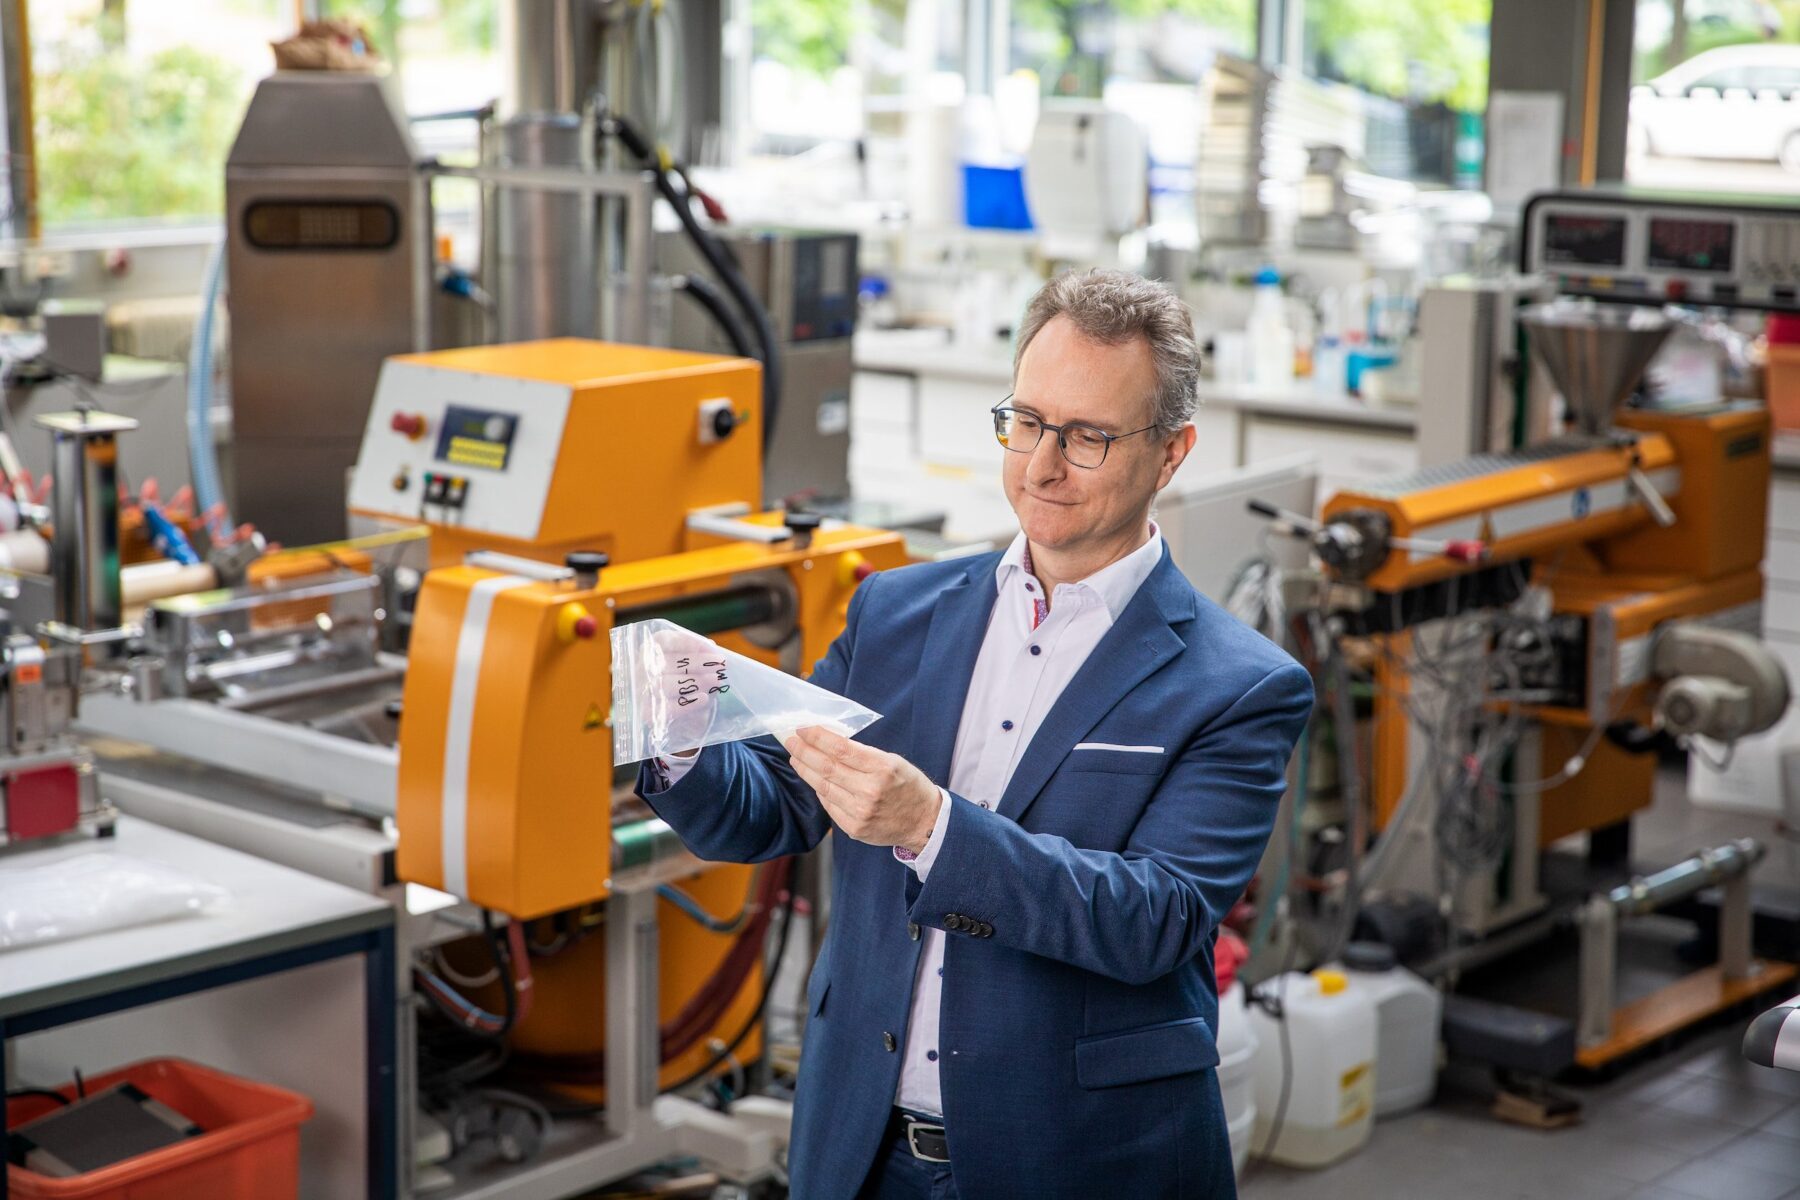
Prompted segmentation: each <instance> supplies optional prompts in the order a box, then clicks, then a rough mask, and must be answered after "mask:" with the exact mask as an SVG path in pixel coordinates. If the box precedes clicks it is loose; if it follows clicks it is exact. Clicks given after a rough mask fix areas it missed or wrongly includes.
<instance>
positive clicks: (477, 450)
mask: <svg viewBox="0 0 1800 1200" xmlns="http://www.w3.org/2000/svg"><path fill="white" fill-rule="evenodd" d="M445 457H446V458H447V459H449V460H450V461H451V462H453V463H456V464H457V465H459V466H464V467H494V468H498V467H503V466H505V465H506V447H505V446H501V445H497V444H495V443H494V442H480V441H476V440H475V439H474V438H466V437H453V438H451V439H450V453H449V454H447V455H445Z"/></svg>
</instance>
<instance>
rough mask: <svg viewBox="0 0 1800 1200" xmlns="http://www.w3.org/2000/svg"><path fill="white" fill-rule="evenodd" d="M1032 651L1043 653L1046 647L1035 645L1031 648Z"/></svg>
mask: <svg viewBox="0 0 1800 1200" xmlns="http://www.w3.org/2000/svg"><path fill="white" fill-rule="evenodd" d="M1031 652H1032V653H1033V654H1042V653H1043V652H1044V648H1043V647H1042V646H1033V647H1032V648H1031Z"/></svg>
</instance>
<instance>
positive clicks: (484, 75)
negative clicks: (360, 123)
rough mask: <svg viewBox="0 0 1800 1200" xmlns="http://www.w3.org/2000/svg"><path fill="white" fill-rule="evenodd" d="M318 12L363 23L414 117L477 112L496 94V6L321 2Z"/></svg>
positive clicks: (485, 2)
mask: <svg viewBox="0 0 1800 1200" xmlns="http://www.w3.org/2000/svg"><path fill="white" fill-rule="evenodd" d="M319 7H320V9H321V11H322V12H323V13H324V14H325V15H326V16H329V17H351V18H354V19H355V20H358V21H360V22H362V24H363V27H364V28H366V29H367V30H368V31H369V40H370V41H372V42H373V43H374V44H375V46H376V48H377V49H378V50H379V51H380V52H381V54H382V55H383V56H384V57H385V58H386V59H387V60H388V62H389V63H391V64H392V69H393V72H394V78H395V81H396V82H397V83H398V84H399V87H400V97H401V102H402V103H403V104H404V105H405V107H406V111H407V112H408V113H409V114H411V115H413V116H419V115H423V114H429V113H444V112H457V111H463V110H468V109H475V108H480V107H481V106H482V105H484V104H486V103H488V102H489V101H490V100H493V99H494V98H495V97H497V96H498V95H499V94H500V83H501V79H500V51H499V28H500V12H499V9H500V0H325V2H324V3H322V4H321V5H320V6H319Z"/></svg>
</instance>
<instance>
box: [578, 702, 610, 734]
mask: <svg viewBox="0 0 1800 1200" xmlns="http://www.w3.org/2000/svg"><path fill="white" fill-rule="evenodd" d="M605 723H606V716H605V714H604V713H602V712H601V711H600V706H599V705H598V704H590V705H588V710H587V716H586V718H584V719H583V720H582V722H581V728H582V730H583V731H584V732H587V731H592V730H595V729H598V728H600V726H602V725H604V724H605Z"/></svg>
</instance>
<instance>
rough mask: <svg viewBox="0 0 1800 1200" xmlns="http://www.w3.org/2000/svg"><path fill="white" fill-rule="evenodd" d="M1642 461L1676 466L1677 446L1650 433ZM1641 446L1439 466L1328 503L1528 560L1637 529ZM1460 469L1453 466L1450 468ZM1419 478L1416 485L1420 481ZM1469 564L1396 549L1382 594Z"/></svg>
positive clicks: (1401, 528)
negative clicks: (1635, 477)
mask: <svg viewBox="0 0 1800 1200" xmlns="http://www.w3.org/2000/svg"><path fill="white" fill-rule="evenodd" d="M1636 452H1637V454H1638V456H1639V460H1640V465H1641V466H1642V468H1643V469H1644V470H1645V471H1647V472H1651V473H1656V472H1660V471H1663V470H1664V469H1665V468H1669V467H1673V466H1675V465H1676V459H1675V450H1674V446H1673V445H1672V444H1671V443H1670V441H1669V439H1668V438H1666V437H1662V436H1658V435H1656V434H1651V435H1648V436H1646V437H1644V438H1643V439H1641V440H1640V441H1639V442H1638V445H1637V448H1636ZM1631 461H1632V452H1631V451H1629V450H1625V449H1620V448H1612V447H1600V448H1596V449H1592V450H1581V451H1576V452H1573V453H1566V454H1557V455H1553V456H1548V457H1541V458H1517V457H1513V456H1509V457H1507V458H1501V459H1497V460H1496V461H1495V462H1493V463H1491V464H1490V463H1485V462H1484V460H1481V459H1475V460H1470V462H1469V463H1468V464H1466V465H1465V466H1464V467H1463V468H1462V471H1463V473H1461V474H1453V475H1452V476H1451V477H1450V478H1447V479H1446V480H1445V481H1444V482H1441V483H1440V482H1436V480H1435V478H1434V476H1435V475H1436V474H1437V473H1436V472H1429V471H1428V472H1421V473H1420V474H1419V475H1418V476H1415V477H1412V478H1410V479H1405V480H1399V481H1395V482H1394V483H1393V484H1392V485H1391V486H1390V487H1381V486H1379V485H1376V486H1371V487H1369V488H1365V489H1361V490H1355V489H1353V490H1350V491H1343V492H1339V493H1337V494H1336V495H1335V496H1333V497H1332V498H1331V499H1330V500H1328V501H1326V502H1325V507H1324V515H1325V517H1326V519H1327V520H1329V519H1330V518H1332V517H1334V516H1336V515H1338V514H1339V513H1342V512H1344V511H1346V510H1348V509H1354V508H1365V509H1374V510H1376V511H1377V512H1381V513H1385V514H1386V515H1387V518H1388V520H1389V521H1390V522H1391V523H1392V525H1393V533H1394V535H1395V536H1397V537H1419V538H1432V539H1449V538H1480V539H1481V540H1483V541H1485V542H1486V543H1487V544H1488V550H1489V556H1490V558H1491V559H1493V560H1496V561H1505V560H1507V559H1515V558H1525V557H1530V556H1533V555H1537V554H1542V553H1544V552H1545V551H1547V550H1550V549H1554V548H1556V547H1561V546H1570V545H1575V544H1578V543H1582V542H1592V541H1596V540H1599V539H1601V538H1607V537H1614V536H1617V535H1619V534H1622V533H1625V532H1628V531H1630V530H1632V529H1635V528H1638V527H1639V526H1641V525H1642V524H1644V523H1645V522H1646V521H1648V520H1649V519H1650V518H1649V514H1648V513H1647V512H1646V511H1645V510H1644V508H1643V507H1642V505H1641V504H1639V503H1637V502H1636V501H1635V500H1629V499H1627V495H1628V494H1627V492H1626V490H1625V478H1626V474H1627V472H1628V470H1629V468H1630V466H1631ZM1448 470H1454V469H1448ZM1415 479H1416V481H1417V482H1416V484H1415V483H1414V480H1415ZM1467 570H1468V568H1467V566H1466V565H1465V564H1463V563H1460V562H1453V561H1451V560H1450V559H1447V558H1441V557H1421V556H1415V555H1413V554H1410V553H1409V552H1407V551H1403V550H1395V551H1393V552H1392V553H1390V554H1389V555H1388V557H1387V560H1386V561H1385V562H1383V563H1382V564H1381V566H1380V567H1378V568H1376V570H1375V571H1374V572H1373V573H1372V574H1371V575H1370V576H1369V578H1368V580H1367V583H1368V586H1370V587H1371V588H1374V589H1376V590H1377V591H1384V592H1387V591H1400V590H1403V589H1405V588H1409V587H1415V586H1418V585H1419V584H1424V583H1432V582H1435V581H1437V580H1440V579H1448V578H1450V577H1451V576H1453V575H1458V574H1461V573H1463V572H1465V571H1467Z"/></svg>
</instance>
